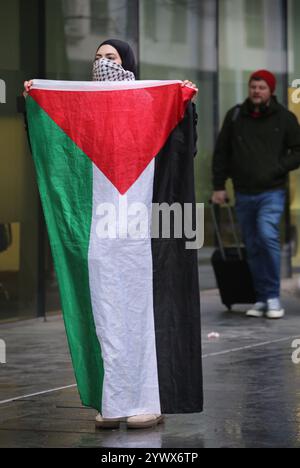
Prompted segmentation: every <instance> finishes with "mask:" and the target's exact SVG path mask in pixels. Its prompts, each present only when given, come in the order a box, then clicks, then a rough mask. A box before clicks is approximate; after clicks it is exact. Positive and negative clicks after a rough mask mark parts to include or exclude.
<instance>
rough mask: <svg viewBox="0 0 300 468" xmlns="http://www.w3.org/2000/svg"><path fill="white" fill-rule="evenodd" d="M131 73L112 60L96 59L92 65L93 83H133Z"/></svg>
mask: <svg viewBox="0 0 300 468" xmlns="http://www.w3.org/2000/svg"><path fill="white" fill-rule="evenodd" d="M133 80H135V76H134V74H133V73H132V72H130V71H127V70H124V68H123V67H122V66H121V65H119V64H118V63H116V62H113V61H112V60H108V59H106V58H101V59H97V60H95V61H94V65H93V81H133Z"/></svg>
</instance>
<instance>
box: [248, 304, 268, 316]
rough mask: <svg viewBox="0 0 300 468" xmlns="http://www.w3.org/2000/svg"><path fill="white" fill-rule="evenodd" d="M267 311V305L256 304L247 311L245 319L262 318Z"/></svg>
mask: <svg viewBox="0 0 300 468" xmlns="http://www.w3.org/2000/svg"><path fill="white" fill-rule="evenodd" d="M266 310H267V304H266V303H265V302H256V303H255V304H254V305H253V306H252V307H251V309H249V310H247V312H246V315H247V317H257V318H260V317H263V316H264V313H265V312H266Z"/></svg>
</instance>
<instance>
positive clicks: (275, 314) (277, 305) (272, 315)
mask: <svg viewBox="0 0 300 468" xmlns="http://www.w3.org/2000/svg"><path fill="white" fill-rule="evenodd" d="M284 315H285V310H284V309H283V307H282V305H281V302H280V299H278V298H277V297H276V298H274V299H268V308H267V313H266V316H267V318H269V319H281V318H282V317H284Z"/></svg>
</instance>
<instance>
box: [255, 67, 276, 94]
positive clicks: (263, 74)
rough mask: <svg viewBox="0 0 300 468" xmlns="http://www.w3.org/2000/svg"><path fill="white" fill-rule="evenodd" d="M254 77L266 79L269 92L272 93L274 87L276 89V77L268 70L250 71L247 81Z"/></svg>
mask: <svg viewBox="0 0 300 468" xmlns="http://www.w3.org/2000/svg"><path fill="white" fill-rule="evenodd" d="M254 78H260V79H261V80H264V81H266V83H267V84H268V86H269V88H270V90H271V93H272V94H273V93H274V91H275V89H276V77H275V75H273V73H271V72H269V71H268V70H257V71H256V72H254V73H252V75H251V76H250V80H249V83H250V82H251V81H252V80H253V79H254Z"/></svg>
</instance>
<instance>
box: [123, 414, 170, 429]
mask: <svg viewBox="0 0 300 468" xmlns="http://www.w3.org/2000/svg"><path fill="white" fill-rule="evenodd" d="M163 421H164V416H163V415H161V414H139V415H136V416H130V417H129V418H127V428H128V429H147V428H148V427H154V426H157V425H158V424H161V423H162V422H163Z"/></svg>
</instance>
